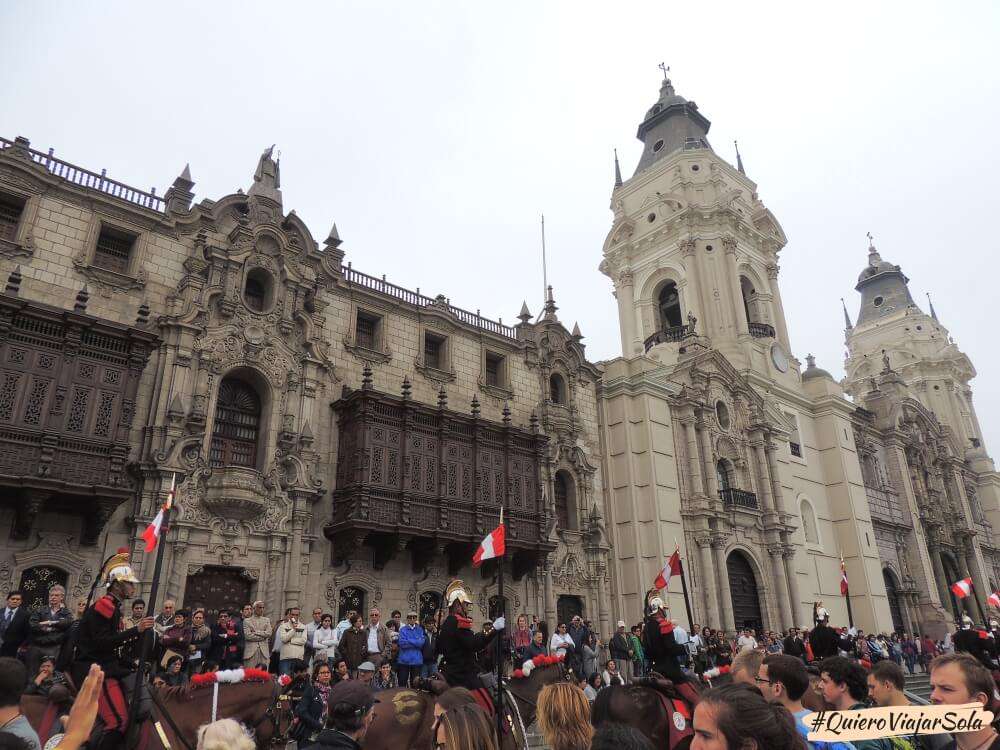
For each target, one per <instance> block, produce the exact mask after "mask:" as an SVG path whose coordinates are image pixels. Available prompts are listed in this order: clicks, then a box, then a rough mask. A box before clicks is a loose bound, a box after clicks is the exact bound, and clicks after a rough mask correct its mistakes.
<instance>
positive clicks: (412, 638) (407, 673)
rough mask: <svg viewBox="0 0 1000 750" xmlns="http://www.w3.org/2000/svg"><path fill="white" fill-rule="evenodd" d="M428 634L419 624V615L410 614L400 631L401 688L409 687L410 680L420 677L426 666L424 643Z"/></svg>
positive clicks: (399, 662)
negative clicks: (422, 668)
mask: <svg viewBox="0 0 1000 750" xmlns="http://www.w3.org/2000/svg"><path fill="white" fill-rule="evenodd" d="M426 641H427V634H426V633H425V632H424V629H423V628H422V627H420V624H419V623H418V622H417V613H416V612H408V613H407V615H406V624H405V625H403V627H401V628H400V629H399V660H398V664H399V686H400V687H409V686H410V680H411V679H413V678H414V677H419V676H420V669H421V667H423V665H424V643H425V642H426Z"/></svg>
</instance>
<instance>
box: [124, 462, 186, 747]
mask: <svg viewBox="0 0 1000 750" xmlns="http://www.w3.org/2000/svg"><path fill="white" fill-rule="evenodd" d="M176 487H177V472H176V471H175V472H174V473H173V476H171V478H170V494H169V495H167V502H165V503H164V504H163V522H162V523H161V524H160V535H159V538H158V539H157V542H156V561H155V562H154V563H153V582H152V584H151V586H150V589H149V599H148V603H147V604H146V607H147V609H146V612H147V613H148V614H150V615H152V614H153V612H155V611H156V595H157V594H158V593H159V590H160V571H161V570H162V569H163V551H164V550H165V549H166V547H167V544H166V541H167V532H168V531H170V511H171V510H173V506H174V490H175V489H176ZM155 632H156V630H155V628H150V629H149V630H147V631H146V632H145V633H143V634H142V635H141V636H140V637H139V667H138V671H137V672H136V675H135V685H134V686H133V688H132V705H131V706H130V707H129V722H128V730H127V735H128V739H127V740H126V743H125V746H126V747H133V746H134V745H135V739H136V731H137V727H136V725H135V724H136V717H137V715H138V713H139V703H140V700H141V698H142V688H143V685H144V684H145V682H146V678H147V676H148V669H149V664H148V663H147V662H148V661H149V652H150V649H151V648H152V645H153V638H154V633H155Z"/></svg>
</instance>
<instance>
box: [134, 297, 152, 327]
mask: <svg viewBox="0 0 1000 750" xmlns="http://www.w3.org/2000/svg"><path fill="white" fill-rule="evenodd" d="M148 322H149V305H148V304H146V301H145V300H143V302H142V304H141V305H139V311H138V312H137V313H136V316H135V324H136V325H137V326H144V325H146V324H147V323H148Z"/></svg>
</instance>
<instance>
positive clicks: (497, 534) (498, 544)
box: [472, 508, 507, 568]
mask: <svg viewBox="0 0 1000 750" xmlns="http://www.w3.org/2000/svg"><path fill="white" fill-rule="evenodd" d="M506 538H507V531H506V529H505V527H504V525H503V508H501V509H500V525H499V526H497V527H496V528H495V529H493V531H491V532H490V533H489V534H487V535H486V538H485V539H483V541H481V542H480V543H479V549H477V550H476V554H474V555H473V556H472V567H474V568H478V567H479V566H480V565H482V564H483V560H492V559H493V558H494V557H503V554H504V550H505V549H506V546H507V541H506Z"/></svg>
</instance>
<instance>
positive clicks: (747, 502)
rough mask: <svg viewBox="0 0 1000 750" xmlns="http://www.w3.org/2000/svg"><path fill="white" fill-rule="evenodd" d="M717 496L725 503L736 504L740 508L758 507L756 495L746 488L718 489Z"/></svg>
mask: <svg viewBox="0 0 1000 750" xmlns="http://www.w3.org/2000/svg"><path fill="white" fill-rule="evenodd" d="M719 497H720V498H721V500H722V502H724V503H725V504H726V505H738V506H740V507H741V508H754V509H757V508H758V507H760V506H758V505H757V496H756V495H755V494H754V493H752V492H748V491H747V490H737V489H733V488H732V487H729V488H727V489H724V490H719Z"/></svg>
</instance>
